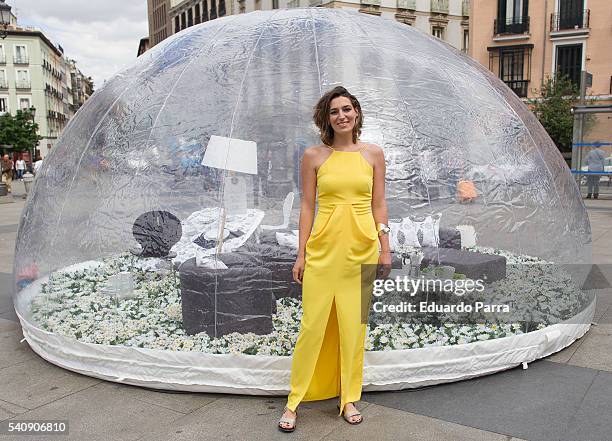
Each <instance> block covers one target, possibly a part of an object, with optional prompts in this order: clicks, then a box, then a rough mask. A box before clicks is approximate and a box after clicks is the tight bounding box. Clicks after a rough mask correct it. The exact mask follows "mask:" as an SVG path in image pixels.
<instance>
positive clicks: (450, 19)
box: [149, 0, 470, 52]
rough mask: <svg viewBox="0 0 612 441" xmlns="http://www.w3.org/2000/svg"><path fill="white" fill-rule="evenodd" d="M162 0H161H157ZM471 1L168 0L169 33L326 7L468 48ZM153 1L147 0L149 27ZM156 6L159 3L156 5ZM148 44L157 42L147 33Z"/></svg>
mask: <svg viewBox="0 0 612 441" xmlns="http://www.w3.org/2000/svg"><path fill="white" fill-rule="evenodd" d="M159 1H161V0H159ZM469 1H470V0H344V1H336V0H333V1H327V0H169V2H170V7H169V8H168V17H167V21H168V23H170V30H169V31H168V35H171V34H176V33H177V32H180V31H181V30H183V29H185V28H188V27H190V26H194V25H197V24H199V23H203V22H206V21H209V20H214V19H215V18H217V17H223V16H225V15H232V14H243V13H247V12H252V11H257V10H272V9H279V8H298V7H300V8H303V7H328V8H344V9H357V10H358V11H360V12H363V13H365V14H372V15H377V16H380V17H382V18H384V19H388V20H396V21H399V22H401V23H405V24H406V25H408V26H414V27H416V28H417V29H420V30H421V31H423V32H426V33H428V34H432V35H434V36H436V37H438V38H440V39H442V40H444V41H446V42H447V43H449V44H451V45H452V46H454V47H456V48H457V49H460V50H463V51H464V52H467V51H468V46H469V10H470V8H469ZM151 8H154V4H153V0H149V29H150V30H151V29H152V28H154V27H155V26H153V25H152V24H151V20H152V18H151V17H152V13H151V12H152V10H153V9H151ZM158 8H159V6H158ZM149 39H150V43H151V46H154V45H155V44H157V43H159V41H157V40H155V39H154V38H153V37H152V34H150V36H149Z"/></svg>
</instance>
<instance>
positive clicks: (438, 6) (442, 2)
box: [431, 0, 448, 14]
mask: <svg viewBox="0 0 612 441" xmlns="http://www.w3.org/2000/svg"><path fill="white" fill-rule="evenodd" d="M431 12H432V13H434V14H448V0H431Z"/></svg>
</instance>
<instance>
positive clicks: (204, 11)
mask: <svg viewBox="0 0 612 441" xmlns="http://www.w3.org/2000/svg"><path fill="white" fill-rule="evenodd" d="M202 21H208V0H204V1H203V2H202Z"/></svg>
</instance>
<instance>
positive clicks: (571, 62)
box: [555, 44, 582, 87]
mask: <svg viewBox="0 0 612 441" xmlns="http://www.w3.org/2000/svg"><path fill="white" fill-rule="evenodd" d="M556 56H557V58H556V66H555V73H556V74H558V75H565V76H567V77H568V78H569V79H570V80H571V81H572V83H574V84H575V85H576V86H578V87H580V71H581V70H582V44H568V45H563V46H557V50H556Z"/></svg>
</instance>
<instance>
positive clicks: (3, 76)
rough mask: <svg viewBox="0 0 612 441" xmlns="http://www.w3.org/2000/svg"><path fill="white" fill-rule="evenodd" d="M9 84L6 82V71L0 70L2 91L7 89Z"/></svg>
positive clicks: (0, 87)
mask: <svg viewBox="0 0 612 441" xmlns="http://www.w3.org/2000/svg"><path fill="white" fill-rule="evenodd" d="M7 88H8V82H7V81H6V70H4V69H1V70H0V89H7Z"/></svg>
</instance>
